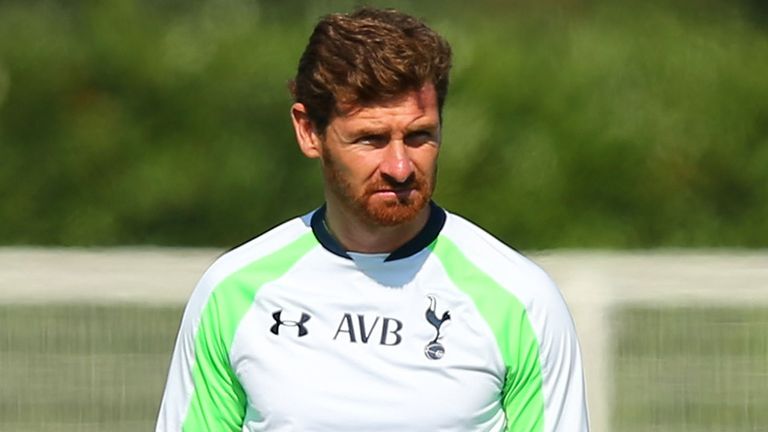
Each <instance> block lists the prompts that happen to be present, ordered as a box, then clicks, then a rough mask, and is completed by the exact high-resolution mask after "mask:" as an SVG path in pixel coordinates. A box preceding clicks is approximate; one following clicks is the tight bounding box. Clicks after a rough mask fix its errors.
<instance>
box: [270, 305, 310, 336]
mask: <svg viewBox="0 0 768 432" xmlns="http://www.w3.org/2000/svg"><path fill="white" fill-rule="evenodd" d="M282 313H283V310H282V309H280V310H278V311H276V312H273V313H272V318H274V319H275V323H274V324H273V325H272V327H270V328H269V331H271V332H272V333H274V334H276V335H277V334H280V326H286V327H298V328H299V337H302V336H306V335H307V333H309V332H308V331H307V328H306V327H305V326H304V324H306V323H307V321H309V319H310V318H312V317H311V316H309V314H308V313H305V312H302V313H301V319H300V320H298V321H290V320H282V319H280V314H282Z"/></svg>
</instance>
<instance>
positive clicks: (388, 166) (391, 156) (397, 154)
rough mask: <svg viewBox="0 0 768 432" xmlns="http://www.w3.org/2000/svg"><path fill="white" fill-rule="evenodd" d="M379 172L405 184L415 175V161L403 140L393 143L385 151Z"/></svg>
mask: <svg viewBox="0 0 768 432" xmlns="http://www.w3.org/2000/svg"><path fill="white" fill-rule="evenodd" d="M383 150H384V154H383V156H382V159H381V163H380V164H379V170H380V171H381V173H382V174H383V175H385V176H388V177H390V178H392V180H395V181H396V182H398V183H404V182H405V181H406V180H408V178H409V177H411V175H412V174H413V170H414V167H413V161H411V158H410V156H409V155H408V149H407V147H406V146H405V144H404V143H403V142H402V141H401V140H393V141H391V142H390V143H389V144H388V145H387V146H386V147H385V148H384V149H383Z"/></svg>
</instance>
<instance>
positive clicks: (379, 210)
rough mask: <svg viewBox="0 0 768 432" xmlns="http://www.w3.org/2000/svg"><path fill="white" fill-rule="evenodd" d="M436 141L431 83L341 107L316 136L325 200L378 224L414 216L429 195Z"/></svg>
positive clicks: (437, 119)
mask: <svg viewBox="0 0 768 432" xmlns="http://www.w3.org/2000/svg"><path fill="white" fill-rule="evenodd" d="M439 144H440V117H439V113H438V107H437V95H436V93H435V90H434V86H432V85H431V84H429V85H425V86H424V87H422V88H421V89H420V90H414V91H411V92H408V93H405V94H403V95H401V96H400V97H398V98H395V99H393V100H390V101H386V102H383V103H380V104H374V105H370V106H363V107H351V109H347V110H345V114H343V115H338V116H336V117H334V118H333V120H331V122H330V123H329V125H328V127H327V129H326V131H325V134H324V136H323V137H322V138H321V139H320V146H321V149H320V155H319V157H320V158H321V160H322V166H323V175H324V179H325V190H326V200H327V201H328V204H329V205H337V206H339V207H341V208H342V210H344V211H345V212H347V213H351V214H352V215H354V216H356V217H358V218H360V219H362V220H363V221H365V222H367V223H372V224H375V225H380V226H394V225H399V224H401V223H404V222H408V221H410V220H412V219H414V218H415V217H416V216H417V215H418V214H419V212H420V211H422V210H423V209H424V208H425V206H426V204H427V203H428V202H429V200H430V198H431V196H432V191H433V190H434V187H435V177H436V171H437V155H438V150H439Z"/></svg>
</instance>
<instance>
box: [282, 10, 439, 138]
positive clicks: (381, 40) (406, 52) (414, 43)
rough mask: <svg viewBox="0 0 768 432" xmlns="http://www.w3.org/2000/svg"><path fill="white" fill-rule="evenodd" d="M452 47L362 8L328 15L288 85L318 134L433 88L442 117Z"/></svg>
mask: <svg viewBox="0 0 768 432" xmlns="http://www.w3.org/2000/svg"><path fill="white" fill-rule="evenodd" d="M450 68H451V47H450V45H449V44H448V42H447V41H446V40H445V39H444V38H443V37H442V36H440V35H439V34H437V33H436V32H435V31H433V30H432V29H430V28H429V27H427V26H426V24H424V23H423V22H421V21H419V20H417V19H416V18H414V17H412V16H409V15H406V14H403V13H401V12H398V11H395V10H380V9H370V8H363V9H359V10H357V11H356V12H354V13H352V14H332V15H328V16H326V17H324V18H323V19H321V20H320V22H319V23H318V24H317V26H315V29H314V31H313V33H312V35H311V36H310V38H309V43H308V44H307V47H306V48H305V50H304V53H303V54H302V56H301V59H300V60H299V67H298V71H297V73H296V78H295V79H294V80H293V81H292V82H291V93H292V94H293V98H294V102H298V103H301V104H303V105H304V107H305V108H306V110H307V114H308V115H309V118H310V120H311V121H312V123H313V124H314V126H315V128H316V130H317V132H319V133H320V134H323V133H324V131H325V128H326V126H328V123H329V122H330V120H331V119H332V118H333V117H334V116H335V115H338V114H343V113H344V112H345V111H346V110H348V109H350V108H354V107H357V106H364V105H370V104H373V103H377V102H381V101H384V100H388V99H392V98H394V97H397V96H400V95H402V94H404V93H405V92H407V91H409V90H418V89H420V88H421V87H422V86H423V85H424V84H427V83H432V84H433V85H434V87H435V91H436V92H437V101H438V110H439V111H440V112H442V107H443V103H444V102H445V97H446V94H447V92H448V74H449V72H450Z"/></svg>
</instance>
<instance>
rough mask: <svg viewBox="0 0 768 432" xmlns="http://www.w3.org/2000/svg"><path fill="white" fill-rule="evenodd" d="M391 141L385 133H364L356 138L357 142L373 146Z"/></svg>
mask: <svg viewBox="0 0 768 432" xmlns="http://www.w3.org/2000/svg"><path fill="white" fill-rule="evenodd" d="M387 141H389V138H388V137H387V136H385V135H379V134H371V135H363V136H361V137H359V138H357V139H356V140H355V143H357V144H363V145H371V146H381V145H384V144H386V143H387Z"/></svg>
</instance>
